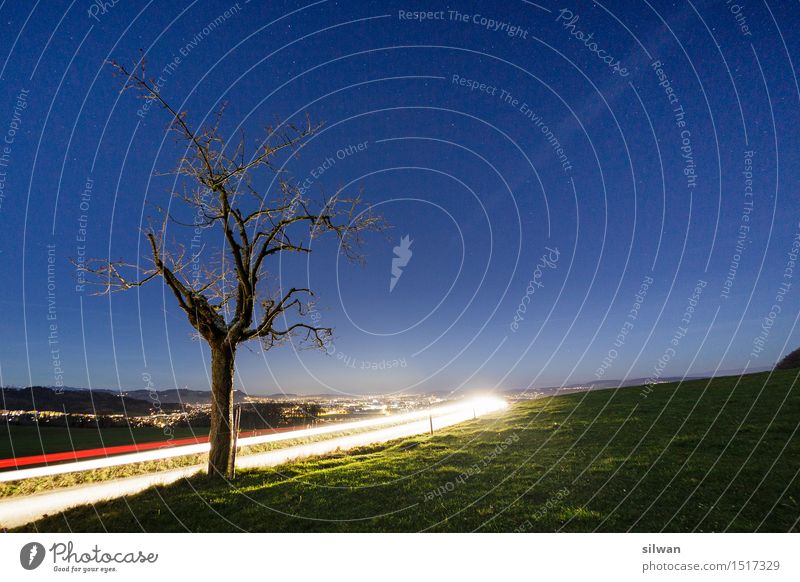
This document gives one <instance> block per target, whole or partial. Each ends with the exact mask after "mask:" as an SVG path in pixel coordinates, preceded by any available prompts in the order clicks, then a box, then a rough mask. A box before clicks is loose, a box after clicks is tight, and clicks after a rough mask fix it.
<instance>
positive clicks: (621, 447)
mask: <svg viewBox="0 0 800 582" xmlns="http://www.w3.org/2000/svg"><path fill="white" fill-rule="evenodd" d="M796 376H797V371H796V370H795V371H786V372H779V373H777V374H775V375H774V376H773V377H772V378H771V379H770V380H769V381H768V382H767V375H766V374H754V375H749V376H745V377H742V378H741V380H739V379H738V378H720V379H717V380H714V381H711V382H710V383H708V382H707V381H692V382H687V383H684V384H682V385H681V386H680V387H677V385H675V384H664V385H658V386H656V387H655V389H654V391H653V392H652V393H651V394H650V395H649V397H647V398H643V397H642V395H641V391H640V389H639V388H635V387H634V388H625V389H621V390H616V391H612V390H607V391H596V392H591V393H585V394H570V395H566V396H559V397H554V398H548V399H542V400H537V401H530V402H524V403H520V404H517V405H515V406H513V407H511V408H510V409H508V410H507V411H505V412H503V413H497V414H494V415H490V416H487V417H484V418H482V419H479V420H476V421H470V422H466V423H463V424H461V425H458V426H455V427H451V428H449V429H444V430H441V431H439V432H438V433H436V434H435V435H434V436H432V437H431V436H422V437H415V438H408V439H403V440H399V441H395V442H392V443H388V444H385V445H380V446H370V447H365V448H362V449H359V450H356V451H351V452H349V453H346V454H345V453H341V454H335V455H330V456H327V457H322V458H313V459H306V460H303V461H299V462H295V463H291V464H287V465H283V466H280V467H275V468H270V469H259V470H247V471H242V472H240V473H239V477H238V478H237V480H236V482H235V485H236V487H235V488H230V487H227V486H224V485H220V484H217V483H214V482H212V481H210V480H208V478H207V477H204V476H197V477H193V478H191V479H189V480H185V481H182V482H179V483H175V484H172V485H169V486H163V487H157V488H154V489H151V490H148V491H145V492H142V493H140V494H137V495H133V496H130V497H128V498H126V499H124V500H115V501H109V502H104V503H100V504H97V505H95V506H94V507H86V508H76V509H74V510H70V511H68V512H66V513H64V514H63V515H58V516H52V517H49V518H45V519H42V520H40V521H38V522H36V523H34V524H30V525H28V526H26V527H24V528H21V530H24V531H69V530H72V531H103V530H104V529H107V530H108V531H131V530H132V529H133V528H136V531H138V526H136V525H135V524H137V523H139V524H141V527H142V528H143V529H144V530H146V531H186V530H187V529H188V530H190V531H236V530H237V529H243V530H250V531H420V530H430V531H473V530H479V531H515V530H518V529H521V530H525V531H556V530H566V531H592V530H595V529H599V530H602V531H626V530H629V529H632V530H636V531H659V530H662V529H664V530H666V531H692V530H699V531H721V530H731V531H754V530H759V531H765V530H766V531H789V530H795V531H796V530H797V529H798V524H797V520H798V518H799V517H800V503H799V501H800V485H799V484H798V481H797V479H796V477H797V474H798V469H800V439H799V438H798V437H797V435H796V434H795V433H794V431H795V430H796V429H797V428H798V419H800V389H798V388H797V387H795V385H794V383H795V380H796ZM737 382H738V384H737ZM662 413H663V414H662ZM684 423H685V424H684ZM504 442H505V443H509V444H507V446H506V448H503V447H502V446H501V447H500V448H499V449H498V444H500V443H504ZM684 462H686V464H685V466H684ZM475 467H478V468H479V470H478V471H475V470H474V468H475ZM470 468H473V470H472V472H470ZM434 492H441V494H438V493H434ZM212 509H213V510H212ZM131 512H133V514H135V518H136V519H135V520H134V519H133V517H132V515H131ZM101 520H102V521H101Z"/></svg>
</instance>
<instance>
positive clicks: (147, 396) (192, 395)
mask: <svg viewBox="0 0 800 582" xmlns="http://www.w3.org/2000/svg"><path fill="white" fill-rule="evenodd" d="M239 394H240V392H239V391H238V390H237V391H236V396H238V395H239ZM125 395H126V396H127V397H129V398H137V399H139V400H150V401H155V400H156V399H157V400H158V401H159V402H161V403H162V404H164V403H171V404H180V403H183V404H210V403H211V392H210V391H209V390H190V389H189V388H177V389H173V390H158V391H151V390H127V391H126V392H125Z"/></svg>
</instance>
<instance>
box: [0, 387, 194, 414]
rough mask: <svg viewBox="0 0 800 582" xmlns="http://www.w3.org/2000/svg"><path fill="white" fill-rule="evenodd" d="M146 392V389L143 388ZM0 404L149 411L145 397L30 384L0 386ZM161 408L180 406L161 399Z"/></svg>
mask: <svg viewBox="0 0 800 582" xmlns="http://www.w3.org/2000/svg"><path fill="white" fill-rule="evenodd" d="M145 392H146V391H145ZM0 393H2V399H1V400H0V407H2V408H4V409H6V410H37V411H39V412H44V411H52V412H69V413H77V414H127V415H128V416H144V415H147V414H150V412H151V410H152V409H153V408H154V406H153V403H152V402H151V401H150V400H149V399H147V400H145V399H141V398H133V397H131V396H130V395H120V394H119V393H114V392H110V391H107V390H97V391H95V390H92V391H89V390H63V391H61V390H56V389H53V388H48V387H45V386H32V387H30V388H0ZM161 409H162V410H163V411H165V412H172V411H175V410H179V409H180V406H179V405H176V404H172V403H169V402H164V401H162V406H161Z"/></svg>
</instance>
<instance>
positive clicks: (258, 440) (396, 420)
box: [0, 397, 507, 482]
mask: <svg viewBox="0 0 800 582" xmlns="http://www.w3.org/2000/svg"><path fill="white" fill-rule="evenodd" d="M505 406H507V404H506V402H505V401H504V400H501V399H499V398H493V397H482V398H473V399H470V400H466V401H464V402H459V403H456V404H450V405H446V406H439V407H436V408H429V409H424V410H416V411H414V412H408V413H406V414H398V415H394V416H385V417H380V418H370V419H367V420H357V421H353V422H343V423H337V424H331V425H328V426H322V427H315V428H308V429H300V430H293V431H288V432H276V433H270V434H265V435H258V436H252V437H245V438H239V439H238V443H237V444H238V447H247V446H252V445H260V444H264V443H274V442H280V441H287V440H294V439H302V438H308V437H315V436H320V435H325V434H331V433H337V432H347V431H350V430H363V429H366V428H372V427H380V426H385V425H388V424H392V425H394V424H405V423H409V422H413V421H415V420H419V419H422V418H424V419H427V418H428V417H431V416H432V417H433V418H434V419H438V418H441V417H442V416H447V415H450V414H457V413H459V412H460V413H462V416H463V415H467V416H466V417H464V418H463V420H468V418H469V416H472V415H473V414H474V415H475V416H480V415H483V414H486V413H488V412H493V411H495V410H500V409H501V408H503V407H505ZM459 422H461V421H459ZM209 448H210V445H209V443H208V442H201V443H197V444H192V445H184V446H173V447H161V448H158V449H153V450H146V451H139V452H136V453H128V454H121V455H113V456H108V457H103V458H100V459H90V460H85V461H76V462H73V463H63V464H60V465H50V466H45V467H31V468H27V469H17V470H14V471H4V472H2V473H0V482H8V481H19V480H21V479H32V478H34V477H49V476H53V475H63V474H65V473H75V472H80V471H90V470H92V469H105V468H108V467H117V466H120V465H130V464H132V463H142V462H146V461H158V460H162V459H170V458H174V457H184V456H187V455H197V454H202V453H207V452H208V451H209Z"/></svg>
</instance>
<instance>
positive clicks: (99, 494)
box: [0, 398, 508, 528]
mask: <svg viewBox="0 0 800 582" xmlns="http://www.w3.org/2000/svg"><path fill="white" fill-rule="evenodd" d="M507 406H508V404H507V403H506V402H505V401H504V400H501V399H499V398H478V399H472V400H468V401H465V402H461V403H458V404H455V405H449V406H442V407H437V408H432V409H427V410H419V411H416V412H411V413H408V414H403V415H397V416H390V417H386V418H385V419H384V418H378V419H368V420H363V421H356V422H350V423H343V424H338V425H335V427H334V426H330V427H321V428H319V429H305V430H300V431H293V432H292V433H291V434H290V435H289V436H288V437H287V433H281V434H270V435H261V436H256V437H250V438H249V439H240V441H239V445H240V446H247V445H250V444H260V443H264V442H274V441H280V440H286V438H291V439H294V438H297V435H298V434H299V433H305V435H306V436H313V435H319V434H326V433H331V432H340V431H342V430H343V429H344V430H346V428H345V427H349V429H351V430H352V429H362V428H365V427H366V428H369V427H376V430H371V431H366V432H359V433H357V434H352V435H345V436H339V437H335V438H330V439H327V440H323V441H319V442H314V443H308V444H302V445H295V446H291V447H286V448H283V449H275V450H272V451H267V452H264V453H256V454H252V455H241V456H237V458H236V467H237V468H254V467H273V466H276V465H281V464H284V463H286V462H289V461H292V460H295V459H301V458H304V457H310V456H314V455H323V454H326V453H331V452H334V451H337V450H341V451H344V450H348V449H352V448H354V447H360V446H365V445H370V444H376V443H381V442H386V441H390V440H394V439H398V438H404V437H409V436H414V435H419V434H424V433H427V432H429V431H430V430H431V426H432V427H433V430H434V432H435V431H436V430H439V429H442V428H445V427H448V426H452V425H454V424H458V423H461V422H464V421H467V420H472V419H473V418H477V417H479V416H483V415H485V414H489V413H491V412H496V411H499V410H502V409H504V408H506V407H507ZM387 424H391V425H392V426H388V427H386V426H385V425H387ZM380 426H384V428H380ZM245 440H247V441H249V442H247V443H244V442H243V441H245ZM256 440H257V442H253V441H256ZM199 446H201V445H191V446H187V447H174V448H175V449H178V448H181V449H191V450H192V451H194V450H196V448H197V447H199ZM204 446H205V451H207V450H208V443H204ZM158 452H165V453H173V452H174V451H173V450H166V451H147V452H146V453H136V454H133V455H120V457H128V458H130V457H137V458H138V455H140V454H153V453H158ZM200 452H203V451H200ZM181 454H194V453H193V452H189V453H181ZM170 456H175V455H170ZM117 458H119V457H114V459H117ZM161 458H167V457H161ZM109 460H111V459H98V461H109ZM91 462H92V461H80V462H77V463H69V465H71V466H73V468H72V469H71V470H70V471H69V472H73V471H75V470H76V469H75V468H74V466H75V465H85V464H86V463H91ZM131 462H139V461H138V460H137V461H131ZM60 467H62V465H58V466H56V467H38V468H37V469H51V470H52V469H58V468H60ZM37 469H22V470H20V471H16V472H14V471H12V472H11V473H16V474H19V473H21V472H23V471H24V472H26V474H28V472H31V471H36V470H37ZM204 469H205V466H204V465H194V466H190V467H182V468H180V469H173V470H170V471H160V472H156V473H148V474H145V475H138V476H135V477H127V478H124V479H114V480H110V481H102V482H98V483H87V484H83V485H78V486H75V487H68V488H64V489H55V490H53V491H45V492H42V493H36V494H33V495H26V496H13V497H9V498H6V499H0V528H3V527H4V528H12V527H16V526H19V525H23V524H26V523H29V522H31V521H34V520H36V519H39V518H41V517H43V516H44V515H52V514H54V513H58V512H60V511H64V510H66V509H69V508H71V507H76V506H78V505H85V504H88V503H97V502H99V501H103V500H107V499H113V498H116V497H121V496H124V495H132V494H134V493H138V492H140V491H143V490H144V489H147V488H149V487H152V486H154V485H167V484H169V483H174V482H175V481H178V480H180V479H182V478H186V477H191V476H192V475H195V474H197V473H200V472H202V471H203V470H204ZM81 470H88V469H81ZM64 472H67V471H64ZM53 474H56V473H53ZM18 478H19V477H18Z"/></svg>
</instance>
